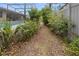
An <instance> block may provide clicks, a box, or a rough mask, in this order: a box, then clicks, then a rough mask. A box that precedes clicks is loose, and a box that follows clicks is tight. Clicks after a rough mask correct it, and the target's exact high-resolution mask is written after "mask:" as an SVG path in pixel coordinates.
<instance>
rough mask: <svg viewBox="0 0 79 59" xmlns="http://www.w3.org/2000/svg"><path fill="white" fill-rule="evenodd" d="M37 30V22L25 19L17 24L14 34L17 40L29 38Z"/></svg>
mask: <svg viewBox="0 0 79 59" xmlns="http://www.w3.org/2000/svg"><path fill="white" fill-rule="evenodd" d="M37 30H38V26H37V23H36V22H35V21H31V20H29V21H26V22H25V23H24V24H22V25H20V26H18V27H17V28H16V30H15V33H14V35H15V36H16V40H17V42H19V41H25V40H27V41H28V40H29V38H31V36H33V35H34V33H36V32H37Z"/></svg>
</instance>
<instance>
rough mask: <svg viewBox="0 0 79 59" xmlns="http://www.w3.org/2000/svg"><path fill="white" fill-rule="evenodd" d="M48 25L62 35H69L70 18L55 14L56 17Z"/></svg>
mask: <svg viewBox="0 0 79 59" xmlns="http://www.w3.org/2000/svg"><path fill="white" fill-rule="evenodd" d="M48 26H49V27H50V29H51V30H52V31H53V32H55V33H56V34H59V35H61V36H67V33H68V20H67V19H65V18H61V17H59V16H54V18H52V19H50V20H49V21H48Z"/></svg>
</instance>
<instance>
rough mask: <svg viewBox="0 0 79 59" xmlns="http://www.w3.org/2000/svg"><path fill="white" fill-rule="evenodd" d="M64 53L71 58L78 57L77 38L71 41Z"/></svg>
mask: <svg viewBox="0 0 79 59" xmlns="http://www.w3.org/2000/svg"><path fill="white" fill-rule="evenodd" d="M66 53H67V54H69V55H73V56H79V37H76V38H75V39H73V41H72V42H71V43H70V44H69V46H68V48H66Z"/></svg>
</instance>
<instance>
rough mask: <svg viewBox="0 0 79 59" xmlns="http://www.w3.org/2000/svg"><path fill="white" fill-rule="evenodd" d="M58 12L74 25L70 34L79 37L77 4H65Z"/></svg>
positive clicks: (78, 5)
mask: <svg viewBox="0 0 79 59" xmlns="http://www.w3.org/2000/svg"><path fill="white" fill-rule="evenodd" d="M59 12H60V13H62V14H63V15H64V16H65V17H68V19H69V20H71V21H72V23H73V24H74V27H73V28H72V29H71V33H73V34H75V35H79V4H75V3H71V4H67V5H65V6H64V7H63V8H62V9H60V11H59Z"/></svg>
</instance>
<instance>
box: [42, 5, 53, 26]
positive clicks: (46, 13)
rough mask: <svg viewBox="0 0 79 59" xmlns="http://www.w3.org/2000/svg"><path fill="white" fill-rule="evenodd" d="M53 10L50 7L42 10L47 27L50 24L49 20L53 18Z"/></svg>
mask: <svg viewBox="0 0 79 59" xmlns="http://www.w3.org/2000/svg"><path fill="white" fill-rule="evenodd" d="M52 12H53V11H52V9H51V8H49V7H45V8H43V9H42V10H41V13H42V17H43V22H44V24H45V25H47V24H48V20H49V19H51V17H52Z"/></svg>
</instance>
